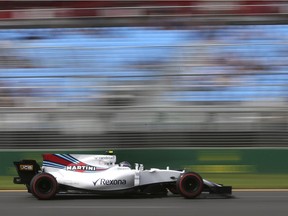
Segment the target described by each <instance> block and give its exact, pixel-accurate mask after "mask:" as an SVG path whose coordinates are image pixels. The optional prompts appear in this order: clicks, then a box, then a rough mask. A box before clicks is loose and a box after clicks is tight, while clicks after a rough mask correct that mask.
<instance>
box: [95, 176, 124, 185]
mask: <svg viewBox="0 0 288 216" xmlns="http://www.w3.org/2000/svg"><path fill="white" fill-rule="evenodd" d="M93 185H94V186H96V185H126V180H125V179H122V180H121V179H103V178H99V179H97V180H96V181H94V182H93Z"/></svg>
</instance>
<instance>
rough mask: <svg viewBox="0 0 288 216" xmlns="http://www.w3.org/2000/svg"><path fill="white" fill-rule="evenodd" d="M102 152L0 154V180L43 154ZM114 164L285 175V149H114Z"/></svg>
mask: <svg viewBox="0 0 288 216" xmlns="http://www.w3.org/2000/svg"><path fill="white" fill-rule="evenodd" d="M104 151H105V150H104V149H97V150H85V151H83V150H82V151H79V150H61V151H60V150H41V151H38V150H37V151H32V150H26V151H21V150H19V151H18V150H14V151H13V150H0V164H1V166H0V176H14V175H16V170H15V168H14V166H13V161H17V160H21V159H35V160H37V161H38V162H39V163H40V165H41V162H42V157H41V155H42V154H43V153H48V152H49V153H70V154H73V153H74V154H75V153H82V154H85V153H87V154H101V153H103V152H104ZM114 152H115V154H116V155H117V162H121V161H124V160H125V161H129V162H130V163H131V164H133V163H136V162H138V163H143V164H144V166H145V167H146V168H153V167H154V168H166V167H167V166H169V167H170V169H187V170H193V171H196V172H199V173H200V174H204V175H205V174H214V173H218V174H237V173H239V174H241V173H242V174H243V173H248V174H249V173H250V174H288V169H287V167H288V159H287V158H288V148H157V149H143V148H142V149H114Z"/></svg>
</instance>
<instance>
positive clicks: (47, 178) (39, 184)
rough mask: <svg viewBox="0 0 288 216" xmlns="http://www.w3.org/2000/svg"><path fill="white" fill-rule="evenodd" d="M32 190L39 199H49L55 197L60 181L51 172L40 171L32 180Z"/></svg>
mask: <svg viewBox="0 0 288 216" xmlns="http://www.w3.org/2000/svg"><path fill="white" fill-rule="evenodd" d="M30 190H31V193H32V194H33V195H34V196H35V197H36V198H38V199H39V200H49V199H52V198H54V197H55V195H56V193H57V190H58V183H57V181H56V179H55V177H54V176H52V175H51V174H48V173H39V174H37V175H35V176H34V177H33V179H32V180H31V184H30Z"/></svg>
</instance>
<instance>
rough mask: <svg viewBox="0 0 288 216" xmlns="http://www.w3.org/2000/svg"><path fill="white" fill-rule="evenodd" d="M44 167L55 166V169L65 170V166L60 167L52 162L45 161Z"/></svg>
mask: <svg viewBox="0 0 288 216" xmlns="http://www.w3.org/2000/svg"><path fill="white" fill-rule="evenodd" d="M43 166H54V167H57V168H61V169H64V168H65V166H64V165H60V164H57V163H53V162H50V161H43Z"/></svg>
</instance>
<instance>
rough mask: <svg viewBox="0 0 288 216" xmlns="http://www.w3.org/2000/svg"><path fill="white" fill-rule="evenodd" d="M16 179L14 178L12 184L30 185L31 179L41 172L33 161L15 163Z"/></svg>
mask: <svg viewBox="0 0 288 216" xmlns="http://www.w3.org/2000/svg"><path fill="white" fill-rule="evenodd" d="M14 165H15V167H16V170H17V173H18V175H19V176H18V177H14V181H13V182H14V184H25V185H26V186H27V185H29V184H30V182H31V180H32V178H33V177H34V176H35V175H36V174H37V173H39V171H40V170H41V168H40V166H39V164H38V163H37V162H36V161H35V160H22V161H15V162H14Z"/></svg>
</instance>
